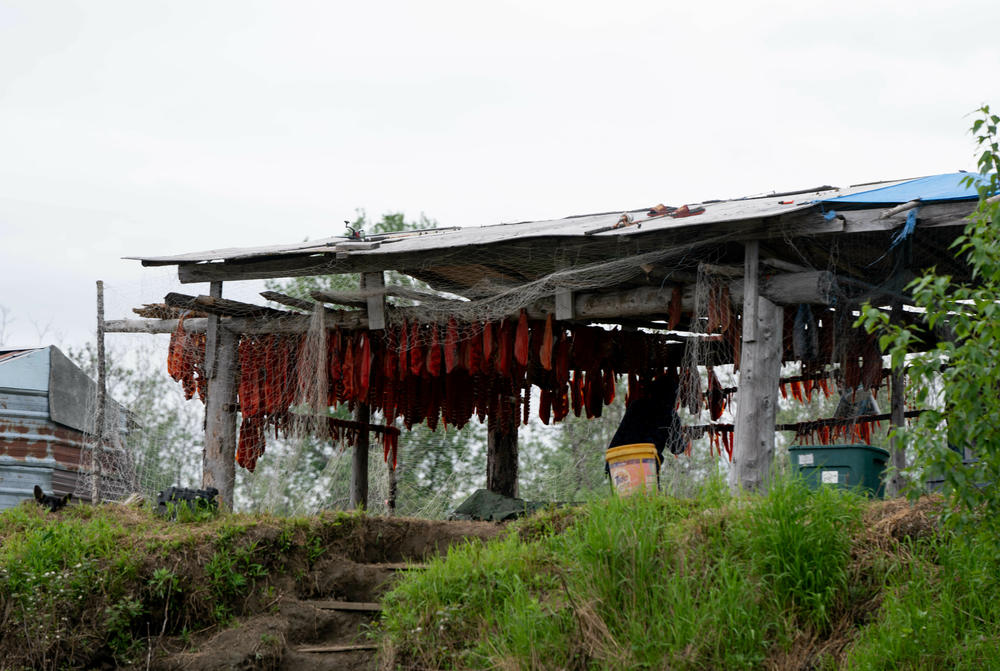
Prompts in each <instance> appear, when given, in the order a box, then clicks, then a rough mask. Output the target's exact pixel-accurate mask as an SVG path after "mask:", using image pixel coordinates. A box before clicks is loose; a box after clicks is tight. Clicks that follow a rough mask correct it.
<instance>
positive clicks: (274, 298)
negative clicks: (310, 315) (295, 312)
mask: <svg viewBox="0 0 1000 671" xmlns="http://www.w3.org/2000/svg"><path fill="white" fill-rule="evenodd" d="M260 295H261V296H263V297H264V298H266V299H267V300H269V301H271V302H273V303H280V304H281V305H287V306H288V307H290V308H297V309H299V310H306V311H308V312H312V310H313V308H314V307H315V306H316V303H315V302H314V301H307V300H304V299H302V298H295V297H294V296H289V295H287V294H283V293H280V292H278V291H262V292H260Z"/></svg>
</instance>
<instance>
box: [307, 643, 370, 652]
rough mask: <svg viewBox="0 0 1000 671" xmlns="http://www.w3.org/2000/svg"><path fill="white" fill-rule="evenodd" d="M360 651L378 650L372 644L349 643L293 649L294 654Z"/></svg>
mask: <svg viewBox="0 0 1000 671" xmlns="http://www.w3.org/2000/svg"><path fill="white" fill-rule="evenodd" d="M361 650H378V646H377V645H376V644H374V643H350V644H345V645H303V646H299V647H298V648H295V651H296V652H314V653H315V652H356V651H361Z"/></svg>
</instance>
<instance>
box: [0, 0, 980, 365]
mask: <svg viewBox="0 0 1000 671" xmlns="http://www.w3.org/2000/svg"><path fill="white" fill-rule="evenodd" d="M674 5H677V7H675V6H674ZM681 5H683V7H681ZM949 5H950V6H949ZM998 27H1000V2H997V1H996V0H984V1H982V2H975V1H972V2H961V1H959V2H955V3H943V2H940V1H936V2H923V1H910V2H898V3H880V2H857V3H853V2H839V3H811V2H805V1H803V0H798V1H794V2H780V3H774V2H771V3H763V2H745V1H743V2H728V3H726V2H685V3H670V2H616V3H612V2H601V3H596V2H581V1H579V0H577V1H575V2H548V1H542V0H534V1H531V2H528V1H524V2H521V1H501V0H492V1H491V2H488V3H487V2H469V1H468V0H466V1H465V2H433V1H428V0H424V1H422V2H367V3H365V2H356V1H355V2H333V1H330V2H291V1H285V2H277V1H275V2H247V1H246V0H238V1H235V0H234V1H225V2H223V1H215V2H212V1H208V0H199V1H198V2H179V1H176V0H172V1H170V2H166V1H163V2H145V1H140V0H122V1H117V2H111V1H100V0H90V1H88V2H49V1H45V0H24V1H21V2H11V1H9V0H0V243H2V244H0V306H4V307H5V308H6V310H7V315H8V320H9V321H8V325H7V328H6V332H5V333H4V336H5V338H6V341H7V343H8V344H26V345H27V344H37V343H38V342H39V340H40V339H41V340H43V341H44V342H42V343H41V344H49V343H51V342H58V343H63V344H70V343H79V342H81V341H83V340H85V339H87V338H88V337H92V332H93V328H94V282H95V280H98V279H103V280H105V281H106V282H107V283H108V294H109V296H108V303H109V305H108V317H109V318H118V317H125V316H128V311H129V309H130V308H131V307H132V306H134V305H136V304H138V303H139V302H149V301H156V300H160V299H162V296H163V294H164V293H165V292H166V291H170V290H172V289H173V286H172V285H173V284H174V280H173V278H174V274H173V273H172V271H170V270H157V269H143V268H141V267H140V266H139V264H138V263H137V262H135V261H123V260H121V259H120V257H122V256H126V255H159V254H168V253H173V252H185V251H195V250H201V249H209V248H214V247H231V246H243V245H259V244H268V243H284V242H295V241H299V240H302V239H304V238H306V237H309V238H317V237H324V236H328V235H339V234H341V233H342V232H343V225H342V223H341V222H342V221H343V220H344V219H348V218H353V216H354V211H355V209H356V208H364V209H366V210H367V211H368V213H369V214H371V215H376V216H377V215H380V214H382V213H384V212H389V211H403V212H405V213H406V214H407V216H408V217H410V218H416V217H418V216H419V215H420V213H425V214H427V215H428V216H429V217H432V218H434V219H436V220H437V221H438V222H439V224H440V225H443V226H453V225H460V226H479V225H485V224H492V223H498V222H501V221H518V220H524V219H542V218H550V217H559V216H564V215H570V214H579V213H585V212H594V211H609V210H618V209H622V210H624V209H631V208H637V207H644V206H648V205H652V204H655V203H659V202H663V203H668V204H674V205H680V204H682V203H685V202H696V201H699V200H703V199H707V198H726V197H738V196H743V195H749V194H754V193H761V192H767V191H772V190H791V189H796V188H805V187H812V186H818V185H820V184H833V185H837V186H845V185H849V184H852V183H858V182H866V181H872V180H880V179H890V178H900V177H909V176H918V175H926V174H934V173H942V172H953V171H955V170H958V169H975V162H974V160H973V149H974V147H973V143H972V141H971V139H970V137H969V136H968V134H967V133H966V129H967V128H968V126H969V125H970V124H971V119H970V118H969V117H968V116H967V115H968V114H969V112H971V111H972V110H974V109H975V108H977V107H978V106H979V105H980V104H982V103H984V102H987V103H989V102H992V103H993V104H995V105H997V106H1000V77H998V73H1000V46H998V45H1000V42H998V41H997V39H996V35H997V29H998ZM186 290H188V291H195V292H197V291H202V292H204V291H205V289H204V288H203V287H197V285H196V287H188V288H187V289H186ZM249 291H250V290H249V289H247V288H242V289H241V288H240V287H230V286H229V285H227V290H226V293H227V295H233V296H241V295H247V294H248V292H249ZM118 337H119V338H121V337H125V336H118ZM131 337H142V336H131Z"/></svg>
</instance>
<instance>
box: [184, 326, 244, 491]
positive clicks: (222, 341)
mask: <svg viewBox="0 0 1000 671" xmlns="http://www.w3.org/2000/svg"><path fill="white" fill-rule="evenodd" d="M185 326H186V324H185ZM238 340H239V337H238V336H237V334H235V333H233V332H232V331H230V330H228V329H224V328H220V329H219V330H218V335H217V347H216V357H215V375H213V376H210V377H209V378H208V397H207V398H206V399H205V448H204V451H203V453H202V472H201V485H202V487H203V488H207V487H215V488H216V489H218V490H219V500H220V501H221V502H222V504H223V505H224V506H226V507H227V508H229V509H230V510H232V507H233V487H234V484H235V480H236V369H237V367H238V359H237V343H238Z"/></svg>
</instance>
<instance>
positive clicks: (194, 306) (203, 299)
mask: <svg viewBox="0 0 1000 671" xmlns="http://www.w3.org/2000/svg"><path fill="white" fill-rule="evenodd" d="M163 302H164V303H166V304H167V305H169V306H170V307H175V308H186V309H189V310H198V311H200V312H207V313H209V314H213V315H219V316H221V317H283V316H286V315H290V314H292V313H291V312H286V311H284V310H275V309H274V308H269V307H266V306H263V305H254V304H253V303H243V302H241V301H234V300H230V299H228V298H217V297H215V296H188V295H187V294H179V293H175V292H170V293H169V294H167V295H166V296H164V297H163Z"/></svg>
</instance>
